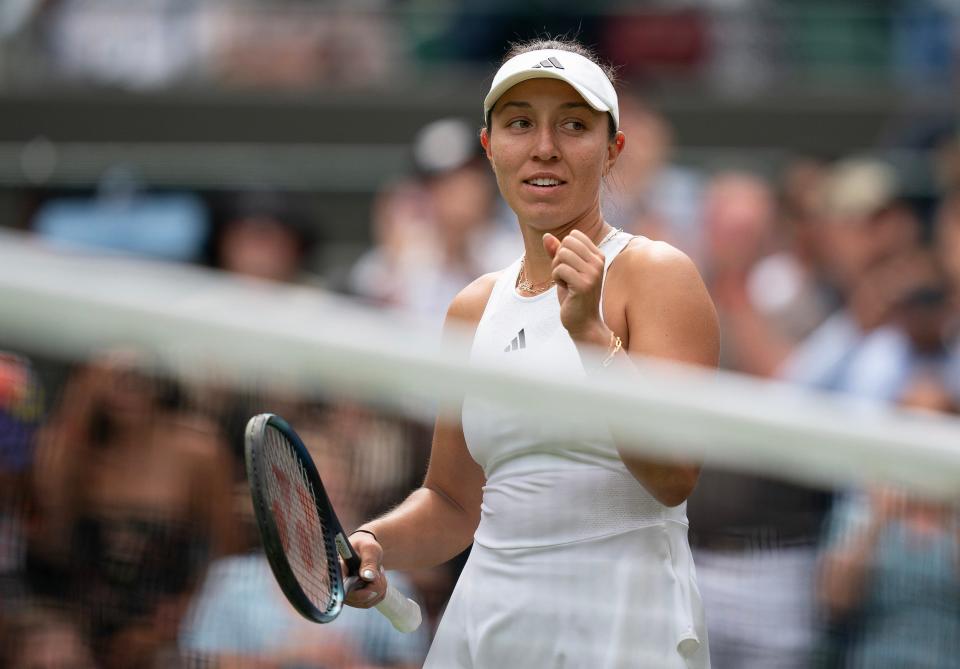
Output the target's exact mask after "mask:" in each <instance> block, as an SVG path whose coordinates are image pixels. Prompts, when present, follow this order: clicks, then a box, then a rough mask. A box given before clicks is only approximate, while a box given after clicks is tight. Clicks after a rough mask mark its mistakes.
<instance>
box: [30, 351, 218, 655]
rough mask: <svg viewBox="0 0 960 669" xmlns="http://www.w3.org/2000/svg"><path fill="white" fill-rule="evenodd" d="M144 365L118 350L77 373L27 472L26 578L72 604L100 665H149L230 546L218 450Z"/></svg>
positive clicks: (214, 439) (208, 431) (209, 433)
mask: <svg viewBox="0 0 960 669" xmlns="http://www.w3.org/2000/svg"><path fill="white" fill-rule="evenodd" d="M142 363H143V356H142V355H140V354H137V353H133V352H131V351H127V350H119V349H118V350H114V351H111V352H109V353H107V354H104V355H102V356H99V357H97V358H96V359H94V360H92V361H91V362H90V363H88V364H86V365H84V366H83V367H81V368H78V369H77V370H76V371H75V372H74V373H73V375H72V376H71V377H70V379H69V380H68V382H67V385H66V387H65V390H64V392H63V396H62V398H61V402H60V403H59V406H58V407H57V408H56V411H55V415H54V416H53V417H52V419H51V421H50V422H49V423H48V425H47V426H46V427H45V428H44V432H43V435H42V437H41V439H40V445H39V448H40V452H39V453H38V457H37V459H36V467H35V469H34V499H35V500H36V504H37V519H36V522H35V524H34V526H33V531H32V537H31V543H30V547H29V548H30V554H29V563H28V575H29V582H30V584H31V586H32V587H33V589H34V590H35V591H36V592H38V593H39V594H42V595H44V596H48V597H64V598H66V599H67V600H68V601H72V602H76V603H78V605H79V606H80V607H81V609H80V610H81V614H82V615H83V617H84V619H85V620H87V621H89V627H90V633H91V638H92V643H93V648H94V651H95V653H96V656H97V659H98V661H99V662H100V663H101V664H102V665H103V667H104V668H105V669H114V668H117V669H120V668H126V667H133V666H137V667H146V666H150V662H152V661H153V658H154V657H155V656H156V655H157V654H158V653H160V652H163V651H164V650H165V649H166V648H168V647H169V646H171V645H172V644H173V642H174V641H175V639H176V630H177V626H178V624H179V620H180V618H181V616H182V615H183V612H184V610H185V608H186V606H187V604H188V602H189V600H190V597H191V596H192V594H193V592H194V590H195V588H196V587H197V585H198V584H199V582H200V580H201V579H202V576H203V573H204V570H205V569H206V566H207V565H208V564H209V562H210V560H211V559H212V558H213V557H215V556H217V555H221V554H224V553H225V552H226V551H227V550H229V549H230V547H231V543H232V540H231V533H232V521H231V515H230V513H231V512H230V492H229V491H230V488H229V481H230V476H231V469H230V467H231V465H230V460H229V457H228V455H227V452H226V449H225V447H224V445H223V444H222V442H221V440H220V437H219V435H218V434H217V433H216V432H215V431H214V430H213V429H212V428H211V427H210V426H209V425H207V424H206V422H204V421H202V420H200V419H197V418H194V417H192V416H190V415H188V414H187V413H186V412H185V411H184V409H183V408H182V407H179V406H178V405H177V403H176V401H175V398H174V397H171V396H165V395H164V391H167V394H168V395H170V394H171V391H172V389H171V388H165V387H164V385H163V384H162V383H161V382H159V381H158V380H157V379H155V378H152V377H150V376H147V375H146V374H145V373H144V372H143V371H142V367H141V365H142Z"/></svg>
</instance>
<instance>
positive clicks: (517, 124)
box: [507, 118, 530, 128]
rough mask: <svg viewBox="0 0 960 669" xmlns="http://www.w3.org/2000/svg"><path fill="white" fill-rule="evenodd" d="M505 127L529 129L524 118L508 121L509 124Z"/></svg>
mask: <svg viewBox="0 0 960 669" xmlns="http://www.w3.org/2000/svg"><path fill="white" fill-rule="evenodd" d="M507 125H508V126H509V127H511V128H529V127H530V121H528V120H527V119H525V118H518V119H514V120H513V121H510V123H508V124H507Z"/></svg>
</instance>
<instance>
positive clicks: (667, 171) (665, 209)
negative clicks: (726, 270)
mask: <svg viewBox="0 0 960 669" xmlns="http://www.w3.org/2000/svg"><path fill="white" fill-rule="evenodd" d="M620 101H621V102H620V125H621V126H622V127H623V129H624V132H626V133H627V134H628V136H629V137H630V138H631V141H630V142H629V143H628V144H627V145H626V146H625V147H624V150H623V154H622V155H621V156H620V159H619V160H618V161H617V164H616V165H615V166H614V168H613V170H612V171H611V173H610V175H609V177H608V178H607V182H606V185H605V190H604V192H603V194H602V197H604V208H603V211H604V215H605V216H606V217H607V221H608V222H609V223H610V224H611V225H613V226H615V227H619V228H623V229H624V230H626V231H628V232H631V233H633V234H641V235H644V236H646V237H650V238H651V239H658V240H662V241H666V242H669V243H671V244H674V245H675V246H676V247H677V248H679V249H681V250H682V251H684V252H685V253H686V254H688V255H689V256H690V257H691V258H693V259H694V260H697V261H702V260H703V249H702V248H701V246H702V240H701V234H702V233H701V228H700V223H701V221H700V207H699V203H700V199H701V195H702V193H701V191H702V189H703V184H702V179H701V178H700V176H699V174H698V173H697V172H696V171H694V170H691V169H689V168H684V167H679V166H677V165H674V164H672V163H671V162H670V161H671V158H672V156H671V154H672V151H673V130H672V128H671V127H670V124H669V123H668V122H667V120H666V119H665V118H664V117H663V116H661V115H660V114H658V113H657V112H656V111H655V110H654V109H652V108H651V107H649V106H648V105H646V104H644V103H643V102H641V101H640V100H639V99H638V98H636V97H634V96H631V95H630V94H629V93H626V94H624V95H623V96H622V97H621V98H620Z"/></svg>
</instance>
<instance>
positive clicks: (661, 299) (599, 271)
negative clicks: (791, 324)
mask: <svg viewBox="0 0 960 669" xmlns="http://www.w3.org/2000/svg"><path fill="white" fill-rule="evenodd" d="M547 237H548V238H549V237H551V236H550V235H547ZM544 244H545V246H546V247H547V251H548V253H550V254H551V256H552V257H553V258H554V268H555V269H554V278H556V279H557V280H558V281H563V282H564V285H563V286H561V290H560V291H559V297H560V300H561V318H562V319H563V321H564V326H565V327H566V328H567V331H568V332H569V333H570V336H571V338H572V339H573V340H574V342H575V343H577V344H578V345H580V344H583V345H584V346H589V347H593V348H599V349H601V350H603V349H606V348H607V347H608V346H609V345H610V341H611V333H612V334H613V335H614V336H618V337H620V339H621V341H622V343H623V348H624V350H626V351H627V352H628V353H630V354H635V355H642V356H654V357H658V358H664V359H668V360H674V361H677V362H684V363H688V364H694V365H703V366H706V367H716V365H717V362H718V359H719V356H720V326H719V324H718V320H717V313H716V310H715V309H714V306H713V302H712V301H711V300H710V296H709V294H708V292H707V289H706V287H705V286H704V283H703V280H702V279H701V278H700V274H699V272H697V269H696V267H695V266H694V264H693V262H692V261H691V260H690V259H689V258H688V257H687V256H686V255H684V254H683V253H682V252H680V251H678V250H677V249H675V248H673V247H672V246H670V245H669V244H665V243H663V242H653V241H649V240H645V239H643V240H639V241H635V242H633V243H632V244H631V246H629V247H628V248H626V249H624V250H623V251H622V252H621V253H620V255H619V256H618V257H617V259H616V261H615V262H613V263H612V264H611V265H610V268H609V270H608V272H607V278H606V289H605V290H604V292H603V315H604V320H603V321H601V320H600V318H599V302H600V290H601V287H602V285H603V262H604V258H603V254H602V253H600V252H599V250H598V249H597V248H596V247H595V246H593V244H592V243H590V242H589V239H588V238H587V237H586V236H585V235H582V234H579V233H578V232H574V233H571V235H569V236H568V237H567V238H566V239H564V241H563V244H562V245H561V244H560V243H559V242H557V241H556V239H555V238H553V239H552V240H550V239H545V241H544ZM562 247H566V250H562ZM577 302H579V304H578V303H577ZM604 321H605V322H604ZM615 367H619V368H622V369H625V370H628V371H634V372H636V367H635V366H634V364H633V362H632V361H631V360H630V356H629V355H623V354H622V353H618V354H617V355H615V356H613V358H612V360H611V363H610V369H613V368H615ZM618 450H619V452H620V457H621V458H622V459H623V462H624V464H625V465H626V466H627V469H629V470H630V473H631V474H633V475H634V477H635V478H636V479H637V480H638V481H639V482H640V483H641V484H642V485H643V486H644V487H645V488H646V489H647V490H648V491H649V492H650V494H651V495H653V496H654V497H655V498H656V499H657V500H658V501H659V502H661V503H662V504H665V505H667V506H676V505H678V504H680V503H682V502H683V501H684V500H686V499H687V497H689V496H690V493H692V492H693V488H694V486H695V485H696V482H697V478H698V476H699V474H700V467H699V465H695V464H691V463H678V462H665V461H661V460H651V459H649V458H646V457H642V456H638V455H635V454H634V453H633V452H632V451H631V450H628V449H627V448H622V447H619V446H618Z"/></svg>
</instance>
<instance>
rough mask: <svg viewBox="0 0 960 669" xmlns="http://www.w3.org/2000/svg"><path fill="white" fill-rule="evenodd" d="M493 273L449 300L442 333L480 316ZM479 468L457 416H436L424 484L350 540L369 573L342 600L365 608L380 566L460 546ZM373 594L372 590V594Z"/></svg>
mask: <svg viewBox="0 0 960 669" xmlns="http://www.w3.org/2000/svg"><path fill="white" fill-rule="evenodd" d="M494 283H496V275H485V276H483V277H481V278H479V279H477V280H476V281H474V282H473V283H472V284H470V285H469V286H467V287H466V288H465V289H464V290H463V291H461V293H460V294H459V295H457V297H456V298H455V299H454V300H453V303H452V304H451V305H450V309H449V310H448V312H447V320H446V325H445V332H448V333H449V332H450V330H451V329H452V328H453V327H455V326H456V327H464V326H473V327H476V324H477V323H478V322H479V321H480V316H481V315H482V314H483V310H484V308H485V307H486V304H487V300H488V299H489V297H490V292H491V291H492V290H493V285H494ZM484 480H485V479H484V474H483V470H482V469H481V468H480V466H479V465H478V464H477V463H476V461H475V460H474V459H473V457H471V455H470V452H469V451H468V450H467V445H466V441H465V440H464V437H463V427H462V425H461V422H460V416H459V415H445V416H441V417H440V418H438V419H437V423H436V428H435V430H434V434H433V444H432V448H431V452H430V464H429V466H428V468H427V475H426V478H425V479H424V483H423V485H422V486H421V487H420V488H419V489H418V490H415V491H414V492H413V493H411V494H410V496H409V497H407V498H406V499H405V500H404V501H403V502H402V503H401V504H400V505H399V506H397V507H396V508H395V509H393V510H392V511H390V512H389V513H387V514H385V515H383V516H381V517H380V518H377V519H375V520H372V521H370V522H368V523H365V524H364V525H362V526H361V528H360V529H363V530H367V531H369V532H373V533H374V534H375V535H376V539H374V538H373V536H371V535H370V534H367V533H366V532H356V533H354V534H353V535H351V537H350V541H351V543H352V544H353V546H354V548H355V549H356V550H357V553H358V554H359V555H360V559H361V563H362V564H361V567H360V573H361V575H363V574H364V573H365V572H367V570H370V571H371V572H372V573H373V578H372V579H371V578H366V580H368V581H369V583H368V585H367V586H366V587H365V588H364V589H362V590H359V591H355V592H353V593H351V595H350V596H349V597H348V598H347V603H348V604H350V605H352V606H359V607H361V608H366V607H370V606H373V605H375V604H377V603H378V602H379V601H380V600H381V599H382V598H383V595H384V593H385V592H386V580H385V578H384V576H383V574H382V571H381V569H382V568H383V569H413V568H419V567H432V566H435V565H438V564H442V563H444V562H446V561H447V560H450V559H451V558H453V557H454V556H456V555H457V554H459V553H460V552H461V551H463V550H464V549H465V548H466V547H467V546H469V545H470V542H471V541H472V538H473V533H474V531H475V530H476V528H477V524H478V523H479V522H480V501H481V498H482V496H483V484H484ZM372 593H375V594H372Z"/></svg>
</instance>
